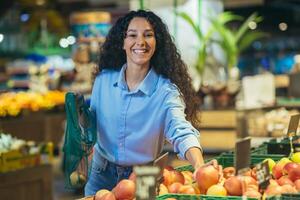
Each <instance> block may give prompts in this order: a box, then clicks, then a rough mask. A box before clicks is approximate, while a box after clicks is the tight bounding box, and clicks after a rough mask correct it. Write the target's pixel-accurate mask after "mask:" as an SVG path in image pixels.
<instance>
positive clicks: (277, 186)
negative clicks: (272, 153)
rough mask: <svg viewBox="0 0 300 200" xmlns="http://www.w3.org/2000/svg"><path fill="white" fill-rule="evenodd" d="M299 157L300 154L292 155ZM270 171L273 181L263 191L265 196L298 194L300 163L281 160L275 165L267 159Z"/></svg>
mask: <svg viewBox="0 0 300 200" xmlns="http://www.w3.org/2000/svg"><path fill="white" fill-rule="evenodd" d="M298 155H299V156H300V152H298V153H295V154H294V158H295V156H296V157H297V156H298ZM269 166H270V171H271V173H272V177H273V179H271V180H270V184H269V186H268V187H267V189H266V190H265V194H266V195H279V194H282V193H298V192H300V163H299V162H298V161H297V160H295V159H293V156H292V160H290V159H289V158H286V157H284V158H282V159H281V160H279V161H278V162H277V163H275V162H274V161H272V160H271V159H269Z"/></svg>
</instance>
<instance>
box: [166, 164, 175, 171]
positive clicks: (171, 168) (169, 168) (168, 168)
mask: <svg viewBox="0 0 300 200" xmlns="http://www.w3.org/2000/svg"><path fill="white" fill-rule="evenodd" d="M164 169H166V170H168V171H173V170H175V169H174V167H172V166H170V165H168V166H165V168H164Z"/></svg>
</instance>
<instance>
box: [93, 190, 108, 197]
mask: <svg viewBox="0 0 300 200" xmlns="http://www.w3.org/2000/svg"><path fill="white" fill-rule="evenodd" d="M109 192H110V191H109V190H107V189H101V190H98V191H97V192H96V194H95V200H100V199H101V198H102V196H103V195H104V194H106V193H109Z"/></svg>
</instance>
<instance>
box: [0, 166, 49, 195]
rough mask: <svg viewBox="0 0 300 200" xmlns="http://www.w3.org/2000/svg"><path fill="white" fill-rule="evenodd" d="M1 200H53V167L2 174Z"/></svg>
mask: <svg viewBox="0 0 300 200" xmlns="http://www.w3.org/2000/svg"><path fill="white" fill-rule="evenodd" d="M0 180H1V181H0V200H8V199H11V200H13V199H15V200H28V199H30V200H52V199H53V194H52V167H51V165H40V166H36V167H30V168H25V169H21V170H16V171H12V172H7V173H0Z"/></svg>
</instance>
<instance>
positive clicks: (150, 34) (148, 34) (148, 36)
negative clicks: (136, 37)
mask: <svg viewBox="0 0 300 200" xmlns="http://www.w3.org/2000/svg"><path fill="white" fill-rule="evenodd" d="M145 37H147V38H150V37H154V34H153V33H146V35H145Z"/></svg>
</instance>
